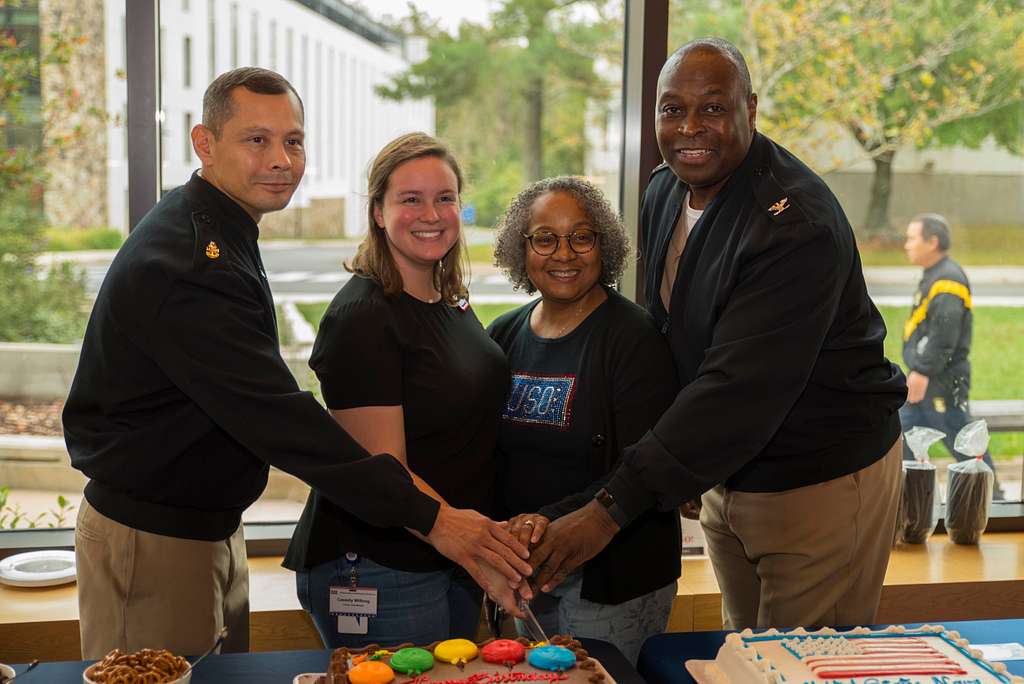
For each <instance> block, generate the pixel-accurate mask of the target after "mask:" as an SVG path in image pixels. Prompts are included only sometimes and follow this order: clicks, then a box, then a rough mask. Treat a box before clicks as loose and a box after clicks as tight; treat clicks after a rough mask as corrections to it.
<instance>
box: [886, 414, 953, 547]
mask: <svg viewBox="0 0 1024 684" xmlns="http://www.w3.org/2000/svg"><path fill="white" fill-rule="evenodd" d="M904 436H905V437H906V438H907V446H909V447H910V450H911V451H912V452H913V453H914V458H915V460H913V461H904V462H903V490H902V492H901V493H900V507H899V517H898V518H897V520H896V540H897V541H899V542H903V543H905V544H923V543H925V542H926V541H928V537H930V536H931V535H932V533H933V532H935V527H936V526H937V525H938V524H939V500H938V497H937V496H936V495H935V492H936V469H935V466H934V465H932V464H931V463H929V462H928V448H929V447H930V446H931V445H932V444H934V443H935V442H937V441H939V440H940V439H942V438H943V437H945V436H946V435H945V433H943V432H940V431H939V430H934V429H932V428H927V427H920V426H915V427H912V428H910V429H909V430H907V432H906V433H905V435H904Z"/></svg>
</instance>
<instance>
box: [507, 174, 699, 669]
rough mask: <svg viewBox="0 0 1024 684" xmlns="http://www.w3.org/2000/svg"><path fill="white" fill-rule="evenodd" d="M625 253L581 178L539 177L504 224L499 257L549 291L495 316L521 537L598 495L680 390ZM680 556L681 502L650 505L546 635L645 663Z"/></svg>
mask: <svg viewBox="0 0 1024 684" xmlns="http://www.w3.org/2000/svg"><path fill="white" fill-rule="evenodd" d="M628 254H629V242H628V240H627V238H626V234H625V231H624V229H623V227H622V222H621V221H620V220H619V218H618V216H617V215H616V213H615V211H614V210H613V209H612V208H611V206H609V204H608V201H607V200H606V199H605V198H604V196H603V195H602V193H601V191H600V190H598V189H597V188H596V187H594V186H593V185H592V184H591V183H589V182H587V181H585V180H583V179H581V178H574V177H569V176H560V177H557V178H548V179H545V180H541V181H538V182H536V183H534V184H532V185H530V186H529V187H527V188H526V189H525V190H523V191H522V192H520V193H519V195H518V196H516V198H515V199H513V200H512V203H511V204H510V205H509V208H508V211H507V212H506V213H505V215H504V216H503V217H502V219H501V221H500V222H499V224H498V234H497V236H496V238H495V260H496V262H497V264H498V266H500V267H501V268H502V269H503V270H504V271H506V272H507V273H508V276H509V278H510V279H511V281H512V283H513V284H514V285H515V286H516V287H517V288H519V289H523V290H526V291H527V292H531V293H532V292H537V291H539V292H540V298H539V299H537V300H535V301H533V302H530V303H529V304H526V305H525V306H522V307H520V308H518V309H516V310H514V311H510V312H508V313H506V314H504V315H503V316H501V317H500V318H498V319H497V320H496V321H495V322H494V323H492V324H491V326H490V327H489V328H488V333H489V334H490V335H491V337H492V338H494V340H495V341H496V342H497V343H498V344H499V345H500V346H501V348H502V350H504V352H505V354H506V356H507V357H508V359H509V365H510V367H511V370H512V384H511V388H510V392H509V396H508V400H507V401H506V404H505V407H504V409H503V411H502V420H501V425H500V426H499V429H498V448H497V450H498V491H499V496H500V497H501V501H500V503H501V504H502V505H503V506H504V508H505V513H506V514H508V515H510V516H512V517H511V519H510V521H509V531H510V532H511V533H512V534H513V535H514V536H516V537H517V538H519V539H520V541H522V542H523V543H524V544H525V543H531V544H536V543H538V542H539V541H540V540H541V538H542V537H543V535H544V531H545V530H546V528H547V526H548V523H549V522H550V521H551V520H553V519H555V518H557V517H559V516H562V515H565V514H567V513H569V512H571V511H573V510H575V509H576V508H579V507H580V506H582V505H584V504H585V503H587V502H588V501H590V500H591V499H592V498H593V497H594V495H595V493H596V492H597V491H598V490H599V489H600V488H601V486H602V485H603V484H604V482H605V481H606V480H607V478H608V475H609V474H610V473H611V472H612V470H614V468H615V466H616V464H617V462H618V460H619V457H620V456H621V449H622V447H624V446H626V445H629V444H632V443H634V442H635V441H636V440H638V439H639V438H640V437H642V436H643V435H644V434H645V433H646V432H647V431H648V430H649V429H650V428H651V426H653V425H654V423H655V421H656V420H657V419H658V418H659V417H660V415H661V413H662V412H663V411H664V410H665V409H666V408H667V407H668V405H669V404H670V403H671V402H672V400H673V399H674V398H675V396H676V391H677V389H678V388H677V385H676V382H675V377H676V373H675V369H674V367H673V364H672V358H671V356H670V354H669V349H668V345H667V344H666V342H665V341H664V339H663V338H662V336H661V333H660V332H659V331H658V330H657V329H656V328H655V327H654V322H653V320H652V319H651V317H650V315H648V314H647V313H646V312H645V311H644V310H643V309H642V308H640V307H639V306H637V305H636V304H634V303H633V302H631V301H629V300H628V299H626V298H625V297H623V296H622V295H620V294H619V293H618V292H616V291H615V289H614V288H613V285H614V284H615V282H616V281H617V280H618V279H619V277H620V276H621V275H622V271H623V268H624V266H625V263H626V258H627V256H628ZM679 554H680V532H679V515H678V513H677V512H675V511H668V512H658V511H649V512H648V513H646V514H645V515H644V516H643V517H641V518H639V519H637V520H636V521H634V522H633V523H632V524H630V525H628V526H627V527H625V528H624V529H622V530H621V531H620V532H619V533H618V534H617V535H616V537H615V539H614V540H613V541H612V542H611V544H609V545H608V547H607V548H606V549H605V550H604V551H603V552H602V553H600V554H599V555H597V556H596V557H594V558H593V559H592V560H591V561H590V562H589V563H587V564H586V565H585V566H583V568H582V570H580V571H578V572H577V573H576V574H575V575H572V576H570V577H568V578H567V579H566V580H565V581H563V582H562V583H561V584H559V585H558V586H557V587H556V588H555V589H554V590H552V592H551V593H550V594H541V595H539V596H538V597H537V598H535V599H534V601H533V604H532V605H533V610H534V612H535V614H536V616H537V619H538V620H539V621H540V623H541V625H542V626H543V627H544V629H545V631H546V632H547V633H548V634H552V633H556V632H557V633H561V634H574V635H576V636H584V637H591V638H596V639H603V640H605V641H609V642H611V643H613V644H615V645H616V646H617V647H618V648H619V650H620V651H622V652H623V653H624V654H625V655H626V657H627V658H629V659H630V660H631V661H632V662H634V663H635V662H636V657H637V655H638V653H639V651H640V645H641V644H642V643H643V641H644V639H645V638H647V637H648V636H650V635H652V634H657V633H660V632H662V631H664V629H665V626H666V625H667V623H668V615H669V611H670V609H671V607H672V600H673V599H674V598H675V595H676V579H677V578H678V577H679V570H680V567H679ZM517 629H519V631H520V633H521V634H522V633H523V632H524V626H523V625H521V624H519V623H517Z"/></svg>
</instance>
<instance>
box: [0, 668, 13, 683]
mask: <svg viewBox="0 0 1024 684" xmlns="http://www.w3.org/2000/svg"><path fill="white" fill-rule="evenodd" d="M0 678H5V679H0V682H3V681H6V680H7V679H14V668H13V667H11V666H10V665H4V664H3V663H0Z"/></svg>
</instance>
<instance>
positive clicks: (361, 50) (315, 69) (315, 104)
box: [106, 0, 434, 235]
mask: <svg viewBox="0 0 1024 684" xmlns="http://www.w3.org/2000/svg"><path fill="white" fill-rule="evenodd" d="M106 8H107V9H106V12H107V31H106V33H107V63H108V65H109V67H110V68H108V77H107V78H108V81H107V86H108V88H107V101H108V107H109V111H110V112H111V115H112V121H111V125H110V126H111V128H110V131H109V136H108V141H109V142H108V147H109V159H110V175H109V178H110V184H109V187H108V191H107V192H108V201H109V205H110V217H109V220H110V223H111V225H114V226H118V227H122V228H124V227H125V226H126V223H127V218H126V217H127V168H126V166H125V161H124V160H125V157H126V153H125V149H124V144H125V143H124V127H123V125H120V124H119V122H118V121H117V120H116V119H114V118H113V115H115V114H118V113H122V114H121V116H122V117H123V112H124V111H125V108H126V92H127V91H126V84H125V82H124V80H123V78H119V77H118V76H117V70H118V69H123V68H124V48H123V45H124V33H123V32H124V0H107V3H106ZM211 13H212V14H211ZM211 16H212V22H213V27H214V29H213V34H212V36H213V46H212V48H213V50H214V52H215V64H214V68H213V69H211V62H210V58H209V55H210V50H211V31H210V23H211ZM233 17H237V19H235V21H233ZM233 23H234V24H236V26H235V27H234V30H233ZM160 25H161V39H162V45H161V59H162V67H161V72H162V74H163V78H162V91H161V100H162V104H163V136H162V137H163V151H164V157H163V185H164V187H165V188H171V187H174V186H177V185H180V184H181V183H183V182H185V181H186V180H188V177H189V175H190V174H191V173H192V171H193V170H194V169H195V168H196V167H197V166H198V160H197V159H196V158H195V155H194V153H191V154H190V155H189V157H188V158H186V156H185V152H186V150H188V149H190V147H187V145H188V131H187V130H186V125H185V124H186V114H187V115H190V116H191V121H192V123H193V124H196V123H199V121H200V120H201V119H202V98H203V92H204V90H205V89H206V86H207V85H208V84H209V82H210V81H211V80H212V78H213V76H215V75H216V74H220V73H223V72H225V71H228V70H230V69H232V68H234V67H236V66H248V65H253V64H255V65H257V66H262V67H266V68H269V69H274V70H275V71H278V72H280V73H281V74H283V75H284V76H285V77H286V78H288V80H289V81H291V83H292V85H293V86H295V88H296V90H298V92H299V94H300V95H301V96H302V99H303V101H304V103H305V106H306V136H307V144H306V150H307V166H306V176H305V179H304V180H303V182H302V185H300V186H299V190H298V191H297V192H296V194H295V197H294V198H293V199H292V206H307V205H308V203H309V201H310V200H311V199H319V198H334V197H342V198H344V199H345V232H346V234H348V235H359V234H361V233H363V232H365V230H366V225H365V223H366V220H365V218H364V217H365V214H366V209H365V199H364V196H365V192H366V167H367V165H368V164H369V162H370V161H371V160H372V158H373V156H374V155H375V154H376V153H377V150H379V149H380V148H381V147H382V146H383V145H384V144H385V143H386V142H387V141H389V140H391V139H392V138H394V137H395V136H397V135H399V134H401V133H404V132H407V131H413V130H422V131H426V132H428V133H433V132H434V107H433V103H432V102H430V101H429V100H419V101H414V102H413V101H406V102H392V101H386V100H383V99H381V98H380V97H378V96H377V95H376V94H375V93H374V88H375V86H377V85H380V84H383V83H385V82H386V81H387V80H388V78H389V77H390V76H391V75H393V74H396V73H398V72H400V71H403V70H404V69H405V68H406V67H407V66H408V65H407V63H406V62H405V61H404V60H403V59H402V58H401V56H400V55H398V54H396V53H394V52H391V51H389V50H386V49H384V48H382V47H380V46H379V45H376V44H375V43H372V42H370V41H368V40H366V39H365V38H363V37H361V36H359V35H358V34H355V33H352V32H350V31H348V30H347V29H345V28H343V27H342V26H340V25H338V24H336V23H334V22H332V21H330V20H328V19H326V18H324V17H323V16H321V15H319V14H317V13H316V12H313V11H312V10H310V9H307V8H306V7H304V6H302V5H300V4H298V3H296V2H292V1H291V0H164V1H163V2H161V3H160ZM254 25H255V27H256V36H255V37H256V40H255V42H254V40H253V38H254V36H253V26H254ZM186 36H188V37H189V38H190V40H191V64H192V69H191V84H190V85H186V84H185V67H184V65H185V54H184V53H185V51H184V39H185V37H186ZM233 36H234V40H237V49H233V47H234V46H233ZM289 36H290V39H289ZM289 47H290V50H289Z"/></svg>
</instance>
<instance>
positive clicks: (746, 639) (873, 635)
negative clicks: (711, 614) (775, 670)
mask: <svg viewBox="0 0 1024 684" xmlns="http://www.w3.org/2000/svg"><path fill="white" fill-rule="evenodd" d="M947 635H948V632H947V631H946V630H942V631H941V632H925V631H921V630H914V631H906V632H870V633H868V634H851V633H850V632H836V633H835V634H792V633H789V634H782V633H780V634H775V635H757V634H754V635H752V636H742V635H741V636H740V639H742V640H743V645H744V646H746V645H747V644H748V643H750V642H757V641H782V640H783V639H800V640H804V639H837V638H840V637H842V638H844V639H882V638H888V639H891V638H892V637H894V636H895V637H933V638H934V637H938V638H939V639H942V640H943V641H945V642H946V643H947V644H949V645H950V646H952V647H953V648H954V649H955V650H957V651H959V652H960V654H961V655H963V656H964V657H965V658H967V659H968V660H970V661H971V662H972V663H974V664H975V665H977V666H978V667H980V668H981V669H983V670H985V671H986V672H988V673H989V674H990V675H992V676H993V677H995V678H996V679H997V680H999V681H1000V682H1004V683H1005V684H1009V682H1010V677H1009V676H1008V675H1005V674H1000V673H998V672H996V671H995V669H993V667H992V666H991V665H990V664H989V663H988V662H987V661H985V660H982V659H980V658H976V657H974V656H973V655H971V652H970V651H968V650H967V649H966V648H964V647H963V646H961V645H960V644H958V643H956V642H955V641H953V640H952V639H950V638H949V636H947ZM783 648H785V649H786V650H787V651H789V652H790V653H792V654H793V655H794V656H796V657H797V659H800V656H799V655H797V653H795V652H794V651H793V650H791V649H790V648H789V647H788V646H786V645H785V644H783ZM758 655H759V656H760V654H758Z"/></svg>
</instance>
